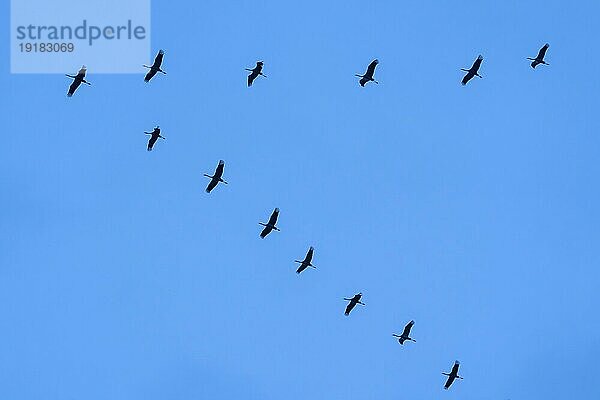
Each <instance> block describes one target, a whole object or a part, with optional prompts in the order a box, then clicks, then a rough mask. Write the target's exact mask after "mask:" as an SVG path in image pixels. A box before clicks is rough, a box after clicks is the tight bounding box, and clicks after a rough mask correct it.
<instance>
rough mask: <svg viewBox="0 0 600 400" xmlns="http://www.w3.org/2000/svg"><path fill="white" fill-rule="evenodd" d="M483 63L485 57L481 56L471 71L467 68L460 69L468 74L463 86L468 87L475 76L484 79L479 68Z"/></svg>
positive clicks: (463, 80)
mask: <svg viewBox="0 0 600 400" xmlns="http://www.w3.org/2000/svg"><path fill="white" fill-rule="evenodd" d="M482 61H483V57H482V56H481V55H479V56H478V57H477V59H476V60H475V62H474V63H473V66H472V67H471V68H470V69H466V68H461V69H460V70H461V71H465V72H466V73H467V74H466V75H465V77H464V78H463V79H462V82H461V83H462V84H463V86H464V85H466V84H467V82H469V81H470V80H471V79H473V77H474V76H478V77H480V78H483V77H482V76H481V75H479V67H481V62H482Z"/></svg>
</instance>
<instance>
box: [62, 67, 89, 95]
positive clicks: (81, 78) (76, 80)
mask: <svg viewBox="0 0 600 400" xmlns="http://www.w3.org/2000/svg"><path fill="white" fill-rule="evenodd" d="M86 71H87V68H86V67H85V65H83V66H82V67H81V69H80V70H79V72H78V73H77V75H69V74H65V76H67V77H69V78H71V79H73V82H72V83H71V85H70V86H69V91H68V92H67V97H71V96H73V93H75V91H76V90H77V88H78V87H79V86H80V85H81V84H82V83H85V84H86V85H90V86H91V85H92V84H91V83H89V82H88V81H86V80H85V73H86Z"/></svg>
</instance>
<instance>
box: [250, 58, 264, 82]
mask: <svg viewBox="0 0 600 400" xmlns="http://www.w3.org/2000/svg"><path fill="white" fill-rule="evenodd" d="M263 65H264V63H263V62H262V61H257V62H256V67H254V68H246V71H250V75H248V87H250V86H252V82H254V80H255V79H256V78H258V76H259V75H260V76H263V77H265V78H266V77H267V76H266V75H265V74H263V73H262V70H263Z"/></svg>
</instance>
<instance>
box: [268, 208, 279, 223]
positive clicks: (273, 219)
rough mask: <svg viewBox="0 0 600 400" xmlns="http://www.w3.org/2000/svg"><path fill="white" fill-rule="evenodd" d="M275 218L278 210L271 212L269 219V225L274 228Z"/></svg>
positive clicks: (277, 215)
mask: <svg viewBox="0 0 600 400" xmlns="http://www.w3.org/2000/svg"><path fill="white" fill-rule="evenodd" d="M277 217H279V208H276V209H274V210H273V213H272V214H271V217H269V225H272V226H275V224H276V223H277Z"/></svg>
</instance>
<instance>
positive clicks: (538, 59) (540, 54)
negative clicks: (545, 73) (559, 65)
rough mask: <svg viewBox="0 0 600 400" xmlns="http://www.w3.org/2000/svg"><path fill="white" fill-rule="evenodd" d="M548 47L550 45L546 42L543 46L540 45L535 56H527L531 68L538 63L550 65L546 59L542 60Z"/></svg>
mask: <svg viewBox="0 0 600 400" xmlns="http://www.w3.org/2000/svg"><path fill="white" fill-rule="evenodd" d="M548 47H550V45H549V44H548V43H546V44H545V45H544V46H542V48H541V49H540V51H539V52H538V55H537V56H536V57H535V58H531V57H527V59H528V60H531V68H533V69H535V67H537V66H538V65H540V64H544V65H550V64H548V63H547V62H546V61H544V57H545V56H546V51H548Z"/></svg>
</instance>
